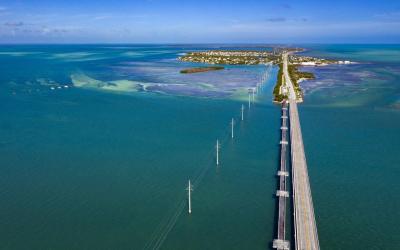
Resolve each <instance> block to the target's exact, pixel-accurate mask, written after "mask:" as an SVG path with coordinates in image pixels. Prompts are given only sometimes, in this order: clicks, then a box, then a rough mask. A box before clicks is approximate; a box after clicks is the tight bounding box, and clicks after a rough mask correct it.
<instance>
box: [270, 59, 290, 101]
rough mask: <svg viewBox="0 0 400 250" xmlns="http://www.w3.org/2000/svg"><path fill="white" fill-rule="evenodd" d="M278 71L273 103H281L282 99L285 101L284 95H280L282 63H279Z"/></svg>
mask: <svg viewBox="0 0 400 250" xmlns="http://www.w3.org/2000/svg"><path fill="white" fill-rule="evenodd" d="M278 65H279V71H278V76H277V79H276V85H275V87H274V92H273V93H274V101H275V102H282V101H283V100H284V99H287V96H286V95H282V94H281V93H280V89H281V86H282V84H283V63H279V64H278Z"/></svg>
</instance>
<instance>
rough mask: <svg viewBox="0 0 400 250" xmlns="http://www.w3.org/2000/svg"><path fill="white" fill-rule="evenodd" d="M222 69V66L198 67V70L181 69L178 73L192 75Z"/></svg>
mask: <svg viewBox="0 0 400 250" xmlns="http://www.w3.org/2000/svg"><path fill="white" fill-rule="evenodd" d="M223 69H224V67H222V66H212V67H198V68H190V69H183V70H181V71H180V73H181V74H193V73H200V72H208V71H215V70H223Z"/></svg>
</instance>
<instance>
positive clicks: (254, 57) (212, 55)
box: [178, 50, 279, 65]
mask: <svg viewBox="0 0 400 250" xmlns="http://www.w3.org/2000/svg"><path fill="white" fill-rule="evenodd" d="M178 59H179V60H181V61H183V62H198V63H207V64H227V65H256V64H265V63H271V62H272V63H275V62H277V61H278V60H279V54H276V53H274V52H270V51H250V50H244V51H242V50H210V51H200V52H189V53H187V54H185V55H184V56H181V57H179V58H178Z"/></svg>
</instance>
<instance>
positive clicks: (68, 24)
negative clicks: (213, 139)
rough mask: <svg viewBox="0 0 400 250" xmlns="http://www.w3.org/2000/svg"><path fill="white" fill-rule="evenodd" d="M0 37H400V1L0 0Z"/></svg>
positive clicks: (345, 40) (27, 39)
mask: <svg viewBox="0 0 400 250" xmlns="http://www.w3.org/2000/svg"><path fill="white" fill-rule="evenodd" d="M0 43H400V1H399V0H393V1H392V0H347V1H343V0H336V1H324V0H318V1H314V0H308V1H301V0H240V1H238V0H230V1H228V0H114V1H113V0H0Z"/></svg>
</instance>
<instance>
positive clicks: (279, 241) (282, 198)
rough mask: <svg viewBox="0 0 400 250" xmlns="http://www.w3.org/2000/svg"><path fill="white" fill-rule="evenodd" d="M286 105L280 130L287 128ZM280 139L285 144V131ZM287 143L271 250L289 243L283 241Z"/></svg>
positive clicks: (279, 172)
mask: <svg viewBox="0 0 400 250" xmlns="http://www.w3.org/2000/svg"><path fill="white" fill-rule="evenodd" d="M287 118H288V117H287V103H286V102H284V103H283V104H282V128H285V127H286V128H287V125H288V124H287ZM281 131H282V137H281V142H287V139H288V138H287V129H281ZM287 147H288V144H287V143H281V162H280V169H279V171H278V176H279V190H278V191H277V196H278V199H279V200H278V223H277V237H276V239H275V240H274V242H273V248H276V249H280V250H285V249H289V242H288V241H286V240H285V237H286V234H285V232H286V230H285V227H286V199H287V197H288V195H287V190H286V178H287V174H286V173H287V161H286V159H287Z"/></svg>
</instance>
